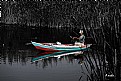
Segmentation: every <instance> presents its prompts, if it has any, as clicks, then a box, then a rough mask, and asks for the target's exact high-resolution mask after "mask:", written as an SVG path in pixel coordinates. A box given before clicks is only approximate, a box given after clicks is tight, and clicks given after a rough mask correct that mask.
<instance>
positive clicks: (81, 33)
mask: <svg viewBox="0 0 121 81" xmlns="http://www.w3.org/2000/svg"><path fill="white" fill-rule="evenodd" d="M79 33H80V37H73V39H78V40H79V41H76V42H75V45H78V46H80V47H85V46H86V45H85V44H84V42H85V36H84V34H83V30H80V31H79Z"/></svg>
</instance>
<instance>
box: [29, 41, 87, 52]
mask: <svg viewBox="0 0 121 81" xmlns="http://www.w3.org/2000/svg"><path fill="white" fill-rule="evenodd" d="M31 43H32V44H33V45H34V46H35V48H36V49H39V50H43V51H55V52H59V51H83V50H87V49H88V48H87V47H85V48H81V47H79V46H69V45H64V44H62V45H52V44H51V43H49V44H46V45H45V44H42V43H37V42H31Z"/></svg>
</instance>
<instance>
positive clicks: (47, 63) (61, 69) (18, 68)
mask: <svg viewBox="0 0 121 81" xmlns="http://www.w3.org/2000/svg"><path fill="white" fill-rule="evenodd" d="M11 27H12V28H11ZM18 28H19V29H18ZM18 28H16V26H3V27H1V29H0V31H1V32H0V41H1V43H0V81H78V80H79V79H80V77H81V76H83V77H82V80H85V79H86V75H85V74H84V73H87V70H86V68H85V67H84V64H83V63H84V62H86V60H85V58H84V55H85V54H86V53H84V55H82V54H81V55H75V54H72V55H68V56H63V57H61V58H48V59H44V60H40V61H38V62H32V59H33V58H34V57H36V56H38V53H40V51H39V50H36V49H35V48H34V47H33V46H32V45H31V44H30V41H31V40H32V41H37V42H38V41H39V42H56V41H60V42H62V43H71V39H70V38H69V35H70V34H71V33H70V31H71V30H69V29H47V28H46V29H44V28H41V29H36V28H34V27H33V28H27V27H24V26H23V27H19V26H18ZM83 72H84V73H83Z"/></svg>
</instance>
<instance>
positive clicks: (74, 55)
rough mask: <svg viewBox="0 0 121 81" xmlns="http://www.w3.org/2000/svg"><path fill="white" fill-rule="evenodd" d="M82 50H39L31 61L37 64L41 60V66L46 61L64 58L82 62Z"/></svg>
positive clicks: (46, 62)
mask: <svg viewBox="0 0 121 81" xmlns="http://www.w3.org/2000/svg"><path fill="white" fill-rule="evenodd" d="M83 52H84V51H61V52H40V53H38V54H37V55H36V56H34V57H33V58H32V63H35V64H36V65H37V64H38V62H39V61H42V63H43V68H44V67H45V66H47V65H48V63H52V62H53V61H54V62H57V61H58V60H59V61H61V60H63V59H64V58H65V59H66V60H67V61H69V62H71V63H73V60H75V59H76V60H78V64H82V63H83Z"/></svg>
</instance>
